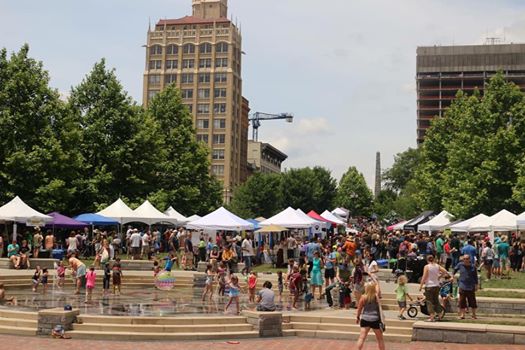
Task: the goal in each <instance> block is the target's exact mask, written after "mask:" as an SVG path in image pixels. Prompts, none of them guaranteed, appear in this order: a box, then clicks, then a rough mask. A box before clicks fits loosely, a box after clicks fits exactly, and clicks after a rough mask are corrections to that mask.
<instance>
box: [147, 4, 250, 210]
mask: <svg viewBox="0 0 525 350" xmlns="http://www.w3.org/2000/svg"><path fill="white" fill-rule="evenodd" d="M227 15H228V3H227V0H193V15H192V16H186V17H182V18H178V19H164V20H160V21H158V22H157V24H156V25H155V28H153V29H152V30H151V29H150V30H148V38H147V45H146V46H147V49H146V69H145V72H144V90H143V103H144V105H145V106H147V104H148V101H149V100H150V99H151V98H152V97H153V96H155V94H157V93H159V92H160V91H161V90H162V89H163V88H164V87H165V86H167V85H168V84H172V83H174V84H176V85H177V87H178V88H180V90H181V93H182V98H183V103H184V104H185V105H186V106H187V107H188V109H189V110H190V111H191V113H192V114H193V120H194V125H195V128H196V130H197V139H198V140H199V141H201V142H204V143H206V144H207V145H208V146H209V147H210V150H211V152H210V153H211V163H212V164H211V169H210V171H211V172H212V173H213V174H214V175H216V176H217V178H218V179H219V180H220V181H221V182H222V183H223V186H224V200H225V202H226V203H228V202H229V201H230V199H231V195H232V191H233V189H234V188H235V187H236V186H237V185H239V184H240V183H241V182H242V181H244V180H245V178H246V176H247V175H246V165H247V164H246V155H247V140H248V113H247V112H246V111H249V106H248V101H247V100H246V101H243V97H242V79H241V44H242V39H241V34H240V31H239V29H238V28H237V27H236V25H235V24H234V23H232V22H231V21H230V20H229V19H228V18H227Z"/></svg>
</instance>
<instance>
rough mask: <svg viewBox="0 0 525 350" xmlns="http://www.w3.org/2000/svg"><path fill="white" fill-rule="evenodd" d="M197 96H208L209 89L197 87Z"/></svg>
mask: <svg viewBox="0 0 525 350" xmlns="http://www.w3.org/2000/svg"><path fill="white" fill-rule="evenodd" d="M197 96H199V98H210V89H199V91H198V95H197Z"/></svg>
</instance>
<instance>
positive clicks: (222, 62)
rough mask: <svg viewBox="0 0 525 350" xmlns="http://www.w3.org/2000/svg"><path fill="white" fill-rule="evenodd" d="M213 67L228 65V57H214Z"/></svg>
mask: <svg viewBox="0 0 525 350" xmlns="http://www.w3.org/2000/svg"><path fill="white" fill-rule="evenodd" d="M215 67H217V68H220V67H224V68H225V67H228V59H227V58H217V59H215Z"/></svg>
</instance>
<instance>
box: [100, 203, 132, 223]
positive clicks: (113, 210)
mask: <svg viewBox="0 0 525 350" xmlns="http://www.w3.org/2000/svg"><path fill="white" fill-rule="evenodd" d="M96 214H98V215H102V216H105V217H108V218H112V219H115V220H117V221H118V222H119V223H120V224H125V223H128V222H132V221H140V220H137V218H136V217H135V213H134V212H133V209H131V208H130V207H128V206H127V205H126V203H124V201H123V200H122V199H120V198H119V199H117V200H116V201H115V202H114V203H113V204H111V205H110V206H109V207H107V208H105V209H102V210H101V211H99V212H98V213H96Z"/></svg>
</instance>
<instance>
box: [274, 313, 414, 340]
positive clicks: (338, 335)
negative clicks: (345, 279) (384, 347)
mask: <svg viewBox="0 0 525 350" xmlns="http://www.w3.org/2000/svg"><path fill="white" fill-rule="evenodd" d="M413 323H414V321H411V320H407V321H399V320H389V319H387V321H386V332H385V333H384V334H383V337H384V338H385V341H388V342H403V343H405V342H410V341H411V339H412V325H413ZM359 333H360V327H359V325H358V324H356V323H355V318H350V317H334V316H315V315H286V316H283V335H284V336H298V337H308V338H327V339H340V340H357V339H358V338H359ZM369 337H375V336H374V332H372V331H371V332H370V333H369Z"/></svg>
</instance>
